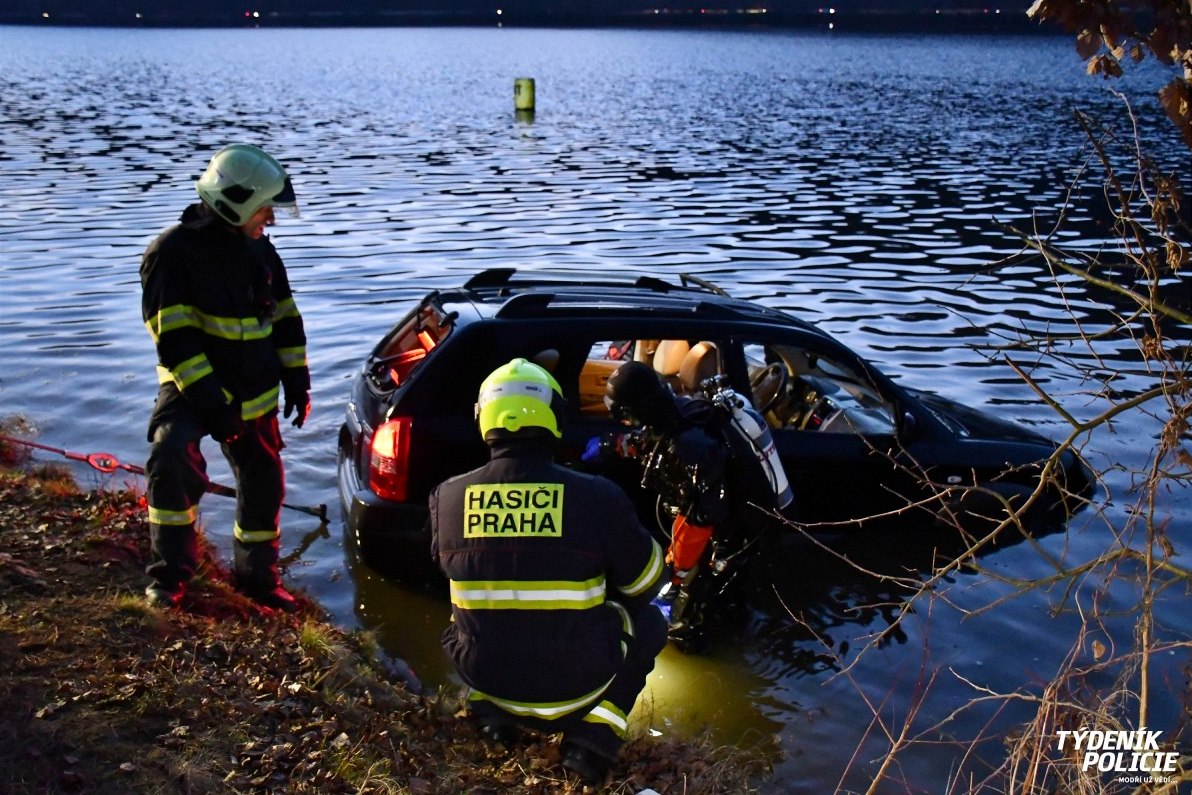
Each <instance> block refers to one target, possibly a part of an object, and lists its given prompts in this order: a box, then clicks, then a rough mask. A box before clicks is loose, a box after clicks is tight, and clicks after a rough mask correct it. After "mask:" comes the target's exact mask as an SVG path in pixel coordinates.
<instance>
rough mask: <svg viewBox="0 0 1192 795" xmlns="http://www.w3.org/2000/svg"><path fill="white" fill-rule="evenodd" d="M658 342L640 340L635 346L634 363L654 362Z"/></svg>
mask: <svg viewBox="0 0 1192 795" xmlns="http://www.w3.org/2000/svg"><path fill="white" fill-rule="evenodd" d="M657 347H658V340H638V341H637V342H636V343H635V344H634V346H633V361H635V362H642V363H644V364H649V363H650V362H652V361H653V360H654V349H655V348H657Z"/></svg>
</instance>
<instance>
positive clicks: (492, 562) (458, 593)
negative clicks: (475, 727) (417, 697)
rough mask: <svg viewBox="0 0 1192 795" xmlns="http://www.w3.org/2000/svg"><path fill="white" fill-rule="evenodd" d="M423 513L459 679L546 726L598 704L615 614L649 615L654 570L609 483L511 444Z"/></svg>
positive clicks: (657, 580) (614, 651) (617, 643)
mask: <svg viewBox="0 0 1192 795" xmlns="http://www.w3.org/2000/svg"><path fill="white" fill-rule="evenodd" d="M429 507H430V519H429V522H430V528H431V551H432V554H433V555H434V557H435V559H436V561H437V562H438V564H439V567H440V568H441V569H442V571H443V573H444V574H445V575H446V576H447V578H448V580H449V581H450V586H451V612H452V623H451V625H450V626H449V627H448V629H447V631H446V632H445V633H444V636H443V646H444V648H445V649H446V651H447V653H448V655H449V656H450V658H451V660H452V662H453V663H454V664H455V667H456V670H457V671H458V672H459V674H460V676H461V677H462V678H463V680H464V681H465V682H466V683H467V684H468V685H469V686H471V687H472V688H474V689H475V690H477V691H480V692H481V693H483V694H484V695H485V696H486V697H488V698H489V699H490V700H493V701H495V702H496V703H498V704H500V705H501V706H502V707H504V708H505V709H506V710H507V711H513V712H515V713H519V714H529V715H534V716H536V717H539V718H544V719H548V720H549V719H551V718H554V717H559V716H560V715H563V714H567V713H568V712H571V711H574V710H576V709H578V708H580V707H581V706H584V704H585V699H587V700H589V701H590V700H591V699H594V698H595V697H596V696H598V695H599V694H600V692H601V691H603V689H604V687H605V686H606V685H607V684H608V683H609V681H610V680H611V679H612V678H613V675H614V673H616V671H617V669H618V666H619V665H620V664H621V661H622V660H623V658H624V650H623V648H622V631H623V627H624V621H623V619H624V618H625V615H624V613H626V612H627V613H628V615H629V616H630V617H632V616H634V615H637V614H638V613H639V611H641V610H656V609H657V608H655V607H653V606H652V605H651V604H650V601H651V600H652V599H653V598H654V597H655V596H656V595H657V592H658V587H659V585H660V584H661V575H662V573H663V559H662V550H661V549H660V548H659V546H658V544H657V543H655V542H654V540H653V539H652V538H651V537H650V536H649V534H648V533H647V532H646V530H645V529H644V528H643V527H642V526H641V525H640V524H639V522H638V520H637V515H636V513H635V512H634V508H633V505H632V504H631V503H630V501H629V498H628V497H627V496H626V495H625V493H624V492H623V491H621V489H620V487H618V486H617V485H616V484H614V483H613V482H612V481H609V480H606V479H604V478H600V477H595V476H592V475H587V474H584V473H580V472H575V471H573V470H570V469H566V468H564V467H561V466H558V465H557V464H555V463H554V461H553V458H552V453H551V450H550V448H549V447H548V446H547V445H546V444H545V443H543V442H541V441H539V442H526V441H521V440H518V441H510V442H505V443H498V444H497V445H496V446H494V449H493V451H492V460H491V461H490V462H489V463H488V464H487V465H486V466H484V467H481V468H480V469H477V470H474V471H472V472H469V473H467V474H464V475H460V476H458V477H455V478H452V479H451V480H448V481H446V482H444V483H443V484H441V485H440V486H439V487H438V488H437V489H436V490H435V491H434V492H433V493H432V494H431V498H430V505H429ZM610 599H611V600H616V602H617V603H618V604H619V605H620V606H619V607H618V606H615V605H612V604H609V603H608V601H607V600H610Z"/></svg>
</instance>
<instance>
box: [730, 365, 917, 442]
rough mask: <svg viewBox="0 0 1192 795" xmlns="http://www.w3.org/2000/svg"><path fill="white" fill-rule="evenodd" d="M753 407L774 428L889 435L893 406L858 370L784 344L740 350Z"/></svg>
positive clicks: (892, 422) (892, 420)
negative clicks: (746, 371) (745, 367)
mask: <svg viewBox="0 0 1192 795" xmlns="http://www.w3.org/2000/svg"><path fill="white" fill-rule="evenodd" d="M744 353H745V361H746V365H747V367H748V370H749V386H750V390H751V392H752V394H753V404H754V407H755V408H756V409H757V410H758V411H760V412H761V413H762V414H763V415H764V416H765V418H766V420H767V421H768V422H769V423H770V425H771V426H773V427H775V428H791V429H795V430H800V431H816V432H820V433H855V434H861V435H875V434H892V433H894V428H895V425H894V416H895V412H894V410H893V406H892V405H891V404H890V403H889V402H888V401H887V400H886V399H885V398H884V397H883V396H882V394H881V392H880V391H879V390H878V389H877V388H876V387H875V386H874V384H872V383H871V382H870V380H869V378H868V377H867V376H866V375H865V373H864V371H863V370H861V369H860V368H858V367H856V366H854V365H852V364H850V363H848V362H845V361H842V360H840V359H836V358H833V357H830V356H825V355H824V354H822V353H820V352H817V351H813V350H811V349H808V348H803V347H800V346H797V345H789V344H762V343H751V344H747V345H745V346H744Z"/></svg>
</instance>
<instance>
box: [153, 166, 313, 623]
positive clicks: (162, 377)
mask: <svg viewBox="0 0 1192 795" xmlns="http://www.w3.org/2000/svg"><path fill="white" fill-rule="evenodd" d="M195 187H196V188H197V190H198V193H199V197H200V198H201V199H202V201H201V202H199V203H197V204H192V205H190V206H189V207H187V208H186V209H185V210H184V211H183V213H182V218H181V221H180V222H179V223H178V224H177V225H175V226H172V227H170V228H169V229H167V230H166V231H165V232H163V233H162V234H161V235H160V236H159V237H158V238H157V239H156V240H154V241H153V243H151V244H150V245H149V247H148V249H146V251H145V256H144V259H143V261H142V263H141V286H142V288H143V293H142V299H141V309H142V314H143V316H144V320H145V325H146V327H148V329H149V334H150V335H151V336H152V337H153V342H154V344H155V345H156V347H157V357H158V367H157V373H158V382H159V385H160V386H159V389H158V393H157V403H156V405H155V406H154V408H153V415H152V417H151V418H150V420H149V441H150V442H151V443H152V448H151V450H150V453H149V460H148V461H147V462H146V464H145V475H146V480H147V491H148V494H147V497H148V500H149V531H150V534H151V540H152V554H151V560H150V563H149V566H148V567H147V569H146V571H147V573H148V574H149V576H150V577H152V578H153V582H152V583H151V584H150V585H149V587H148V588H147V589H146V594H147V596H148V598H149V601H150V602H151V603H153V604H157V605H161V606H176V605H177V604H178V603H179V601H180V600H181V598H182V596H183V594H184V592H185V590H186V586H187V583H188V582H189V581H190V578H191V576H192V575H193V574H194V572H195V566H196V558H197V547H196V535H195V519H196V516H197V510H198V502H199V498H200V496H201V495H202V494H203V491H204V488H205V486H206V484H207V475H206V470H207V462H206V460H205V459H204V458H203V455H202V453H201V451H200V449H199V442H200V440H201V439H202V438H203V437H204V436H211V438H213V439H215V440H216V441H217V442H219V443H220V446H221V448H222V450H223V453H224V455H225V456H226V457H227V459H228V462H229V463H230V465H231V468H232V472H233V474H234V476H235V478H236V487H237V488H236V491H237V499H236V523H235V526H234V527H233V535H234V548H235V573H236V585H237V587H238V588H239V589H241V590H242V591H244V592H245V593H246V594H247V595H248V596H250V597H251V598H253V599H254V600H256V601H257V602H259V603H260V604H262V605H265V606H268V607H272V608H278V609H281V610H286V611H292V610H293V609H294V608H295V603H294V597H293V596H291V595H290V594H289V593H288V592H287V591H286V590H285V588H284V587H282V584H281V578H280V576H279V575H278V571H277V558H278V547H279V539H280V530H279V528H278V519H279V516H278V514H279V513H280V511H281V503H282V499H283V497H284V494H285V478H284V474H283V471H282V462H281V449H282V447H283V444H282V440H281V432H280V429H279V428H278V419H277V403H278V395H279V391H280V390H279V383H280V385H281V387H282V388H284V390H285V416H286V417H289V416H290V415H291V414H294V415H295V416H294V425H295V426H296V427H299V428H301V427H302V424H303V422H305V421H306V417H307V414H308V413H309V412H310V373H309V371H308V369H307V366H306V334H305V332H304V331H303V328H302V317H301V316H300V315H299V314H298V307H297V306H296V305H295V303H294V297H293V295H292V293H291V292H290V283H289V279H288V278H287V276H286V269H285V266H284V265H283V264H282V261H281V257H279V256H278V254H277V251H276V250H275V249H274V248H273V244H272V243H271V242H270V241H269V238H268V236H267V235H266V234H265V229H266V227H268V226H271V225H272V224H273V222H274V209H275V208H287V209H290V210H291V212H292V213H293V214H295V215H296V214H297V207H298V205H297V201H296V199H295V197H294V188H293V186H292V185H291V184H290V179H289V177H288V176H287V175H286V172H285V169H283V168H282V167H281V165H280V164H279V163H278V162H277V161H276V160H274V159H273V158H272V157H270V156H269V155H268V154H266V153H265V152H263V151H261V150H260V149H258V148H256V147H255V146H248V145H246V144H233V145H231V146H228V147H225V148H224V149H221V150H220V151H219V152H217V153H216V154H215V156H214V157H213V158H211V162H210V164H209V165H208V166H207V170H206V171H205V172H204V173H203V175H202V176H201V177H200V178H199V180H198V182H196V183H195Z"/></svg>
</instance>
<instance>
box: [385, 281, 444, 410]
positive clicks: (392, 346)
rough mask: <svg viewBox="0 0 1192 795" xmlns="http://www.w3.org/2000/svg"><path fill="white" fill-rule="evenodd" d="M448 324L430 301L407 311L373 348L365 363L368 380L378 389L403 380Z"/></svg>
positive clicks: (442, 338)
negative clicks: (400, 320)
mask: <svg viewBox="0 0 1192 795" xmlns="http://www.w3.org/2000/svg"><path fill="white" fill-rule="evenodd" d="M452 328H453V326H452V324H451V321H450V318H449V317H448V316H446V315H444V314H443V313H442V311H441V310H440V309H439V307H437V306H436V305H435V304H433V303H429V302H428V303H425V304H423V305H422V306H420V307H419V308H418V309H417V310H415V311H413V312H411V313H410V314H409V315H407V316H406V319H405V320H403V321H402V322H401V323H400V324H399V325H398V326H397V327H396V328H395V329H393V331H391V332H389V334H388V335H387V336H386V337H385V338H384V339H383V340H381V343H380V344H379V345H378V346H377V347H376V350H374V351H373V354H372V356H371V357H370V358H369V360H368V365H367V372H368V376H369V381H370V383H371V384H372V385H373V386H374V387H375V388H376V389H378V390H380V391H382V392H386V391H392V390H394V389H396V388H397V387H399V386H401V385H402V384H404V383H405V382H406V380H407V379H408V378H409V377H410V375H411V374H412V373H413V372H414V371H415V370H416V369H418V366H419V365H421V364H422V362H423V361H424V360H425V359H426V355H427V354H428V353H430V352H431V351H432V350H433V349H434V348H435V346H437V345H438V344H439V343H441V342H442V341H443V340H444V339H446V338H447V337H448V336H449V335H450V334H451V330H452Z"/></svg>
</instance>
